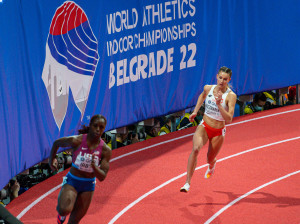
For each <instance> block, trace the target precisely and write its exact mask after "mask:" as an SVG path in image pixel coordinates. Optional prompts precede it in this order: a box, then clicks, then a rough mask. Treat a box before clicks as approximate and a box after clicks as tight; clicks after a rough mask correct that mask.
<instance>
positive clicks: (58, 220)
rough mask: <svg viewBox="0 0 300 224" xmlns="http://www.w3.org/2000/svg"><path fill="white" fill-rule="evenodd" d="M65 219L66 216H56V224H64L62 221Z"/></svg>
mask: <svg viewBox="0 0 300 224" xmlns="http://www.w3.org/2000/svg"><path fill="white" fill-rule="evenodd" d="M66 217H67V216H61V215H59V214H58V216H57V223H58V224H62V223H64V221H65V220H66Z"/></svg>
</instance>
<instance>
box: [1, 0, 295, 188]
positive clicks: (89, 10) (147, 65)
mask: <svg viewBox="0 0 300 224" xmlns="http://www.w3.org/2000/svg"><path fill="white" fill-rule="evenodd" d="M299 11H300V1H297V0H294V1H291V0H285V1H283V0H275V1H272V2H271V3H270V1H268V0H259V1H258V0H253V1H243V0H242V1H241V0H235V1H232V0H213V1H212V0H171V1H158V0H147V1H145V0H144V1H143V0H126V1H121V0H110V1H84V0H78V1H58V0H52V1H40V0H31V1H29V0H22V1H16V0H1V1H0V32H1V35H0V85H1V88H0V99H1V104H0V112H1V116H0V141H1V144H2V145H1V159H0V160H1V161H0V170H1V182H0V188H2V187H3V186H4V185H5V184H6V183H7V182H8V180H9V179H10V178H11V177H13V176H15V175H16V174H18V173H20V172H21V171H24V170H26V169H27V168H29V167H31V166H33V165H35V164H36V163H38V162H40V161H42V160H44V159H46V158H48V156H49V153H50V147H51V145H52V143H53V141H54V140H55V139H56V138H58V137H61V136H65V135H70V134H75V133H76V131H77V129H78V128H79V127H80V126H81V125H82V124H88V123H89V119H90V117H91V116H92V115H94V114H103V115H104V116H105V117H106V118H107V120H108V123H107V128H106V130H112V129H115V128H118V127H122V126H126V125H128V124H131V123H135V122H138V121H142V120H145V119H147V118H152V117H156V116H160V115H166V114H170V113H172V112H176V111H179V110H182V109H185V108H187V107H191V106H193V105H195V104H196V101H197V98H198V96H199V94H200V93H201V91H202V90H203V86H204V85H205V84H213V83H215V82H216V74H217V71H218V69H219V68H220V67H221V66H224V65H225V66H227V67H229V68H231V69H232V71H233V76H232V86H233V89H234V91H235V92H236V93H237V94H238V95H243V94H251V93H255V92H259V91H263V90H272V89H277V88H281V87H287V86H289V85H293V84H298V83H300V76H299V75H298V74H299V73H300V66H299V63H298V61H299V56H298V52H299V50H300V41H299V40H300V30H299V25H300V24H299V23H300V20H299Z"/></svg>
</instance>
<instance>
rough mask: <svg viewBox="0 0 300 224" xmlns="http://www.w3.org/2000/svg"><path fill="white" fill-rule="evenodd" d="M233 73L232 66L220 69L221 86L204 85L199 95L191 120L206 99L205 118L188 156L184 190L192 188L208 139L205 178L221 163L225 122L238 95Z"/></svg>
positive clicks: (230, 116)
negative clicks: (219, 154)
mask: <svg viewBox="0 0 300 224" xmlns="http://www.w3.org/2000/svg"><path fill="white" fill-rule="evenodd" d="M231 75H232V71H231V69H229V68H227V67H222V68H220V70H219V72H218V74H217V85H206V86H204V91H203V92H202V93H201V94H200V96H199V97H198V101H197V105H196V107H195V109H194V112H193V113H192V114H191V115H190V117H189V119H190V121H191V122H193V121H194V118H195V117H196V116H197V112H198V110H199V109H200V107H201V105H202V104H203V102H204V100H205V112H204V116H203V120H202V122H201V123H200V124H199V126H198V127H197V129H196V132H195V134H194V137H193V150H192V152H191V154H190V156H189V159H188V165H187V176H186V182H185V185H184V186H183V187H182V188H181V189H180V191H181V192H188V191H189V189H190V184H191V179H192V176H193V173H194V171H195V168H196V165H197V156H198V153H199V151H200V149H201V148H202V147H203V146H204V145H205V144H206V143H207V141H208V140H209V147H208V152H207V162H208V164H209V165H208V169H207V171H206V173H205V176H204V177H205V178H210V177H211V175H212V174H213V173H214V170H215V165H216V162H217V160H216V156H217V155H218V153H219V151H220V149H221V147H222V144H223V141H224V137H225V131H226V128H225V123H226V124H228V123H231V121H232V118H233V114H234V107H235V103H236V98H237V97H236V94H235V93H234V92H233V91H232V90H231V89H230V88H229V86H228V82H229V81H230V80H231Z"/></svg>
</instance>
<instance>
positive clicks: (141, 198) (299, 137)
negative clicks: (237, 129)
mask: <svg viewBox="0 0 300 224" xmlns="http://www.w3.org/2000/svg"><path fill="white" fill-rule="evenodd" d="M297 139H300V136H298V137H295V138H289V139H285V140H282V141H278V142H274V143H270V144H266V145H263V146H259V147H255V148H253V149H248V150H246V151H243V152H239V153H236V154H233V155H231V156H227V157H224V158H222V159H218V163H219V162H221V161H224V160H227V159H231V158H233V157H236V156H240V155H242V154H245V153H248V152H252V151H255V150H258V149H262V148H266V147H269V146H274V145H277V144H281V143H285V142H289V141H294V140H297ZM206 166H208V164H205V165H202V166H199V167H197V168H196V169H195V170H199V169H202V168H204V167H206ZM185 175H186V172H185V173H183V174H180V175H179V176H177V177H174V178H172V179H170V180H168V181H167V182H165V183H163V184H161V185H159V186H158V187H156V188H154V189H152V190H150V191H149V192H147V193H146V194H144V195H142V196H141V197H139V198H138V199H136V200H135V201H134V202H132V203H130V204H129V205H128V206H126V207H125V208H124V209H123V210H122V211H120V212H119V213H118V214H117V215H116V216H115V217H114V218H112V219H111V220H110V221H109V223H108V224H112V223H115V221H117V220H118V219H119V218H120V217H121V216H122V215H123V214H124V213H125V212H127V211H128V210H129V209H130V208H132V207H133V206H135V205H136V204H137V203H139V202H140V201H141V200H143V199H144V198H146V197H147V196H149V195H150V194H152V193H154V192H155V191H157V190H159V189H161V188H163V187H164V186H166V185H168V184H169V183H171V182H173V181H175V180H177V179H179V178H181V177H183V176H185Z"/></svg>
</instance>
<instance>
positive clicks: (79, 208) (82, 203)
mask: <svg viewBox="0 0 300 224" xmlns="http://www.w3.org/2000/svg"><path fill="white" fill-rule="evenodd" d="M93 194H94V191H88V192H81V193H79V194H78V195H77V199H76V202H75V206H74V209H73V211H72V213H71V215H70V218H69V222H68V223H69V224H76V223H79V222H80V220H81V219H82V217H83V216H84V215H85V214H86V212H87V210H88V208H89V206H90V204H91V201H92V198H93Z"/></svg>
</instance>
